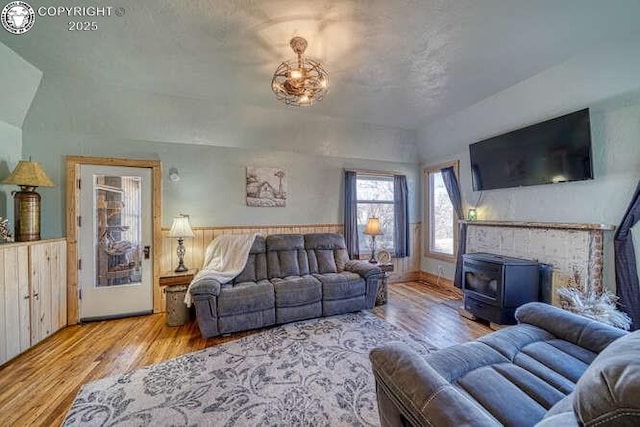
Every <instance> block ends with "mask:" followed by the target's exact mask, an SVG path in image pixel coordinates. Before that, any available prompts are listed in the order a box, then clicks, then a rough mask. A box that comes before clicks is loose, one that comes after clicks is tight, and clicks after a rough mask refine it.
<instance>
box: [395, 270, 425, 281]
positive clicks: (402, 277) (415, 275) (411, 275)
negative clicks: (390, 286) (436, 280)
mask: <svg viewBox="0 0 640 427" xmlns="http://www.w3.org/2000/svg"><path fill="white" fill-rule="evenodd" d="M418 280H420V272H419V271H410V272H407V273H397V274H394V273H391V274H389V283H401V282H415V281H418Z"/></svg>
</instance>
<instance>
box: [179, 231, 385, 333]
mask: <svg viewBox="0 0 640 427" xmlns="http://www.w3.org/2000/svg"><path fill="white" fill-rule="evenodd" d="M380 275H381V271H380V268H379V267H377V266H376V265H374V264H369V263H368V262H365V261H350V260H349V256H348V255H347V249H346V245H345V242H344V238H343V237H342V236H341V235H339V234H331V233H317V234H305V235H302V234H273V235H270V236H267V238H266V239H265V238H264V237H262V236H257V237H256V239H255V241H254V243H253V246H252V247H251V250H250V252H249V258H248V260H247V264H246V266H245V268H244V270H243V271H242V272H241V273H240V274H239V275H238V276H237V277H236V278H234V279H233V280H232V281H231V282H230V283H226V284H220V283H219V282H217V281H215V280H212V279H202V280H200V281H198V282H196V283H194V284H193V286H191V296H192V297H193V302H194V304H195V307H196V317H197V320H198V326H199V327H200V332H201V333H202V335H203V336H204V337H207V338H209V337H214V336H216V335H220V334H226V333H231V332H237V331H243V330H247V329H255V328H261V327H264V326H269V325H274V324H282V323H288V322H294V321H297V320H303V319H309V318H313V317H320V316H331V315H334V314H340V313H348V312H353V311H358V310H362V309H365V308H373V306H374V304H375V299H376V293H377V289H378V281H379V279H380Z"/></svg>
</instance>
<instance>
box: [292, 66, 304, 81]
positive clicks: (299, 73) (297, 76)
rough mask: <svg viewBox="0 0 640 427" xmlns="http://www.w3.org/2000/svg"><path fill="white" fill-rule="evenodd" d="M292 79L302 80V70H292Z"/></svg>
mask: <svg viewBox="0 0 640 427" xmlns="http://www.w3.org/2000/svg"><path fill="white" fill-rule="evenodd" d="M291 78H292V79H301V78H302V70H301V69H299V68H297V69H295V70H291Z"/></svg>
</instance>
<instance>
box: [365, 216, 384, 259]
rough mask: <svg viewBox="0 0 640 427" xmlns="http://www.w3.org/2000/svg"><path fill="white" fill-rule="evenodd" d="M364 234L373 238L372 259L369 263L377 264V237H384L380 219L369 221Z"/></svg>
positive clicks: (373, 218)
mask: <svg viewBox="0 0 640 427" xmlns="http://www.w3.org/2000/svg"><path fill="white" fill-rule="evenodd" d="M364 234H366V235H368V236H371V257H370V258H369V262H370V263H371V264H377V263H378V260H377V259H376V236H380V235H382V226H381V225H380V219H379V218H376V217H371V218H369V219H368V220H367V224H366V225H365V226H364Z"/></svg>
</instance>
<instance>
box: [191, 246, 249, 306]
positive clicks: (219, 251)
mask: <svg viewBox="0 0 640 427" xmlns="http://www.w3.org/2000/svg"><path fill="white" fill-rule="evenodd" d="M256 236H257V233H253V234H222V235H220V236H218V237H216V238H215V239H213V240H212V241H211V243H209V246H207V251H206V252H205V255H204V263H203V264H202V269H200V271H199V272H198V273H197V274H196V275H195V276H194V278H193V280H192V281H191V284H190V285H189V289H188V290H187V295H185V297H184V303H185V304H187V307H191V292H190V291H191V286H193V284H194V283H196V282H197V281H199V280H201V279H205V278H207V279H215V280H217V281H218V282H220V283H221V284H222V283H227V282H228V281H230V280H231V279H233V278H234V277H236V276H237V275H238V274H240V273H241V272H242V270H244V267H245V265H246V264H247V259H248V258H249V250H251V245H253V241H254V240H255V239H256Z"/></svg>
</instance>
